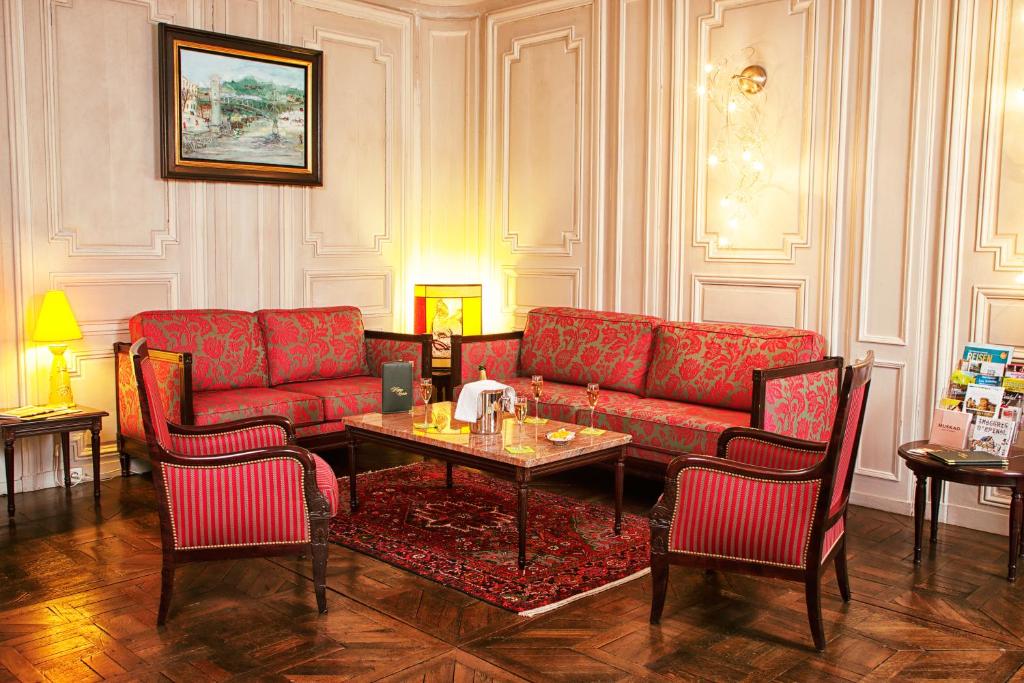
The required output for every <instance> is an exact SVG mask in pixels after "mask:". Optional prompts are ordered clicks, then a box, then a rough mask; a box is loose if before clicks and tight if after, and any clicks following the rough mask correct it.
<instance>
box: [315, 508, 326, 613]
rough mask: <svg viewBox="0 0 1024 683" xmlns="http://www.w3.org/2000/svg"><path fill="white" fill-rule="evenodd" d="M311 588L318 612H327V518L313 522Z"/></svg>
mask: <svg viewBox="0 0 1024 683" xmlns="http://www.w3.org/2000/svg"><path fill="white" fill-rule="evenodd" d="M312 531H313V543H312V546H313V547H312V555H313V589H314V590H315V591H316V606H317V609H318V610H320V614H326V613H327V520H326V519H318V520H315V521H314V522H313V529H312Z"/></svg>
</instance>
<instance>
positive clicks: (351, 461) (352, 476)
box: [348, 438, 359, 512]
mask: <svg viewBox="0 0 1024 683" xmlns="http://www.w3.org/2000/svg"><path fill="white" fill-rule="evenodd" d="M348 506H349V509H350V510H351V511H352V512H355V511H356V510H357V509H358V508H359V498H357V497H356V440H355V438H353V439H352V440H350V441H349V442H348Z"/></svg>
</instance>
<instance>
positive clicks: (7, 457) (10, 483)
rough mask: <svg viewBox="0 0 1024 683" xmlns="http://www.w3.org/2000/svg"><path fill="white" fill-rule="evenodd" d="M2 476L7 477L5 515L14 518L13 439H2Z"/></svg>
mask: <svg viewBox="0 0 1024 683" xmlns="http://www.w3.org/2000/svg"><path fill="white" fill-rule="evenodd" d="M4 474H5V475H7V515H8V516H9V517H13V516H14V438H13V437H11V438H8V439H4Z"/></svg>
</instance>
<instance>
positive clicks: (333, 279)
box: [302, 268, 394, 318]
mask: <svg viewBox="0 0 1024 683" xmlns="http://www.w3.org/2000/svg"><path fill="white" fill-rule="evenodd" d="M393 275H394V273H393V272H392V271H391V269H383V270H347V269H346V270H316V269H311V268H307V269H304V270H303V271H302V291H303V297H302V305H303V306H315V305H320V306H323V305H325V304H323V303H320V304H317V303H315V293H316V292H315V288H316V286H317V285H318V284H323V283H338V284H341V285H343V286H344V287H345V288H346V289H349V290H351V289H352V288H353V287H354V285H355V283H359V282H363V283H369V284H371V285H373V286H374V287H379V288H380V292H381V297H380V301H381V303H367V302H363V301H356V300H348V301H342V300H335V301H336V304H335V305H346V306H358V307H359V308H360V310H361V311H362V313H363V316H364V317H367V318H375V317H381V316H391V315H392V313H393V312H394V310H393V309H394V305H393V303H394V288H393V287H392V283H393V280H394V277H393Z"/></svg>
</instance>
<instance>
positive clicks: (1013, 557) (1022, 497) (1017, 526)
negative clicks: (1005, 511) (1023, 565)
mask: <svg viewBox="0 0 1024 683" xmlns="http://www.w3.org/2000/svg"><path fill="white" fill-rule="evenodd" d="M1022 518H1024V491H1021V490H1020V489H1018V488H1015V489H1013V500H1012V502H1011V503H1010V563H1009V570H1008V572H1007V574H1006V579H1007V581H1016V580H1017V555H1018V553H1019V552H1020V533H1021V521H1022Z"/></svg>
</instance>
